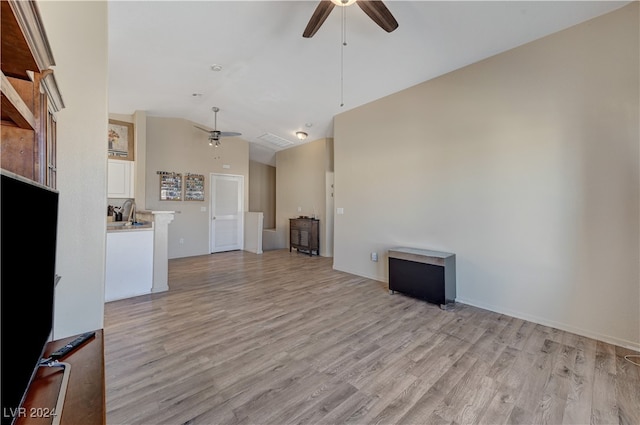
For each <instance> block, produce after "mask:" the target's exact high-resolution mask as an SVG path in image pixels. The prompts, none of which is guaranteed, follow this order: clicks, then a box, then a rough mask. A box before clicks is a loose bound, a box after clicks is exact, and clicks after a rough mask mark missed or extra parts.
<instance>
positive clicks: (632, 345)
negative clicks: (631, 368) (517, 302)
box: [456, 297, 640, 351]
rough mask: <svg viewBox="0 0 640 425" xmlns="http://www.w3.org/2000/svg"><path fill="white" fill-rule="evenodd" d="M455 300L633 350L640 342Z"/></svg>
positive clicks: (458, 300) (457, 299) (459, 298)
mask: <svg viewBox="0 0 640 425" xmlns="http://www.w3.org/2000/svg"><path fill="white" fill-rule="evenodd" d="M456 302H460V303H461V304H467V305H470V306H473V307H478V308H482V309H484V310H489V311H493V312H495V313H500V314H506V315H507V316H511V317H515V318H517V319H522V320H527V321H529V322H533V323H536V324H538V325H543V326H548V327H551V328H556V329H559V330H561V331H565V332H571V333H574V334H576V335H581V336H584V337H587V338H592V339H596V340H598V341H602V342H606V343H609V344H613V345H618V346H620V347H624V348H628V349H630V350H634V351H640V342H634V341H628V340H626V339H621V338H616V337H612V336H611V335H603V334H600V333H598V332H591V331H589V330H586V329H581V328H577V327H575V326H571V325H568V324H566V323H560V322H555V321H553V320H547V319H544V318H542V317H537V316H532V315H529V314H526V313H521V312H518V311H513V310H509V309H505V308H501V307H497V306H494V305H491V304H487V303H483V302H480V301H476V300H471V299H466V298H461V297H456Z"/></svg>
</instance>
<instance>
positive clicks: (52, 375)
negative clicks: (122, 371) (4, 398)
mask: <svg viewBox="0 0 640 425" xmlns="http://www.w3.org/2000/svg"><path fill="white" fill-rule="evenodd" d="M74 338H75V336H71V337H69V338H64V339H60V340H57V341H52V342H50V343H49V344H48V345H47V348H46V350H45V354H44V357H45V358H46V357H47V356H48V355H49V354H51V353H52V352H53V351H55V350H57V349H58V348H60V347H62V346H64V345H65V344H68V343H69V342H70V341H72V340H73V339H74ZM60 361H61V362H64V363H69V364H70V365H71V374H70V376H69V386H68V388H67V394H66V397H65V402H64V406H63V409H62V418H61V422H60V423H61V424H67V425H77V424H83V425H94V424H95V425H98V424H100V425H103V424H105V423H106V409H105V376H104V337H103V333H102V329H99V330H96V336H95V337H94V338H93V339H91V340H89V341H88V342H86V343H85V344H83V345H82V346H80V347H79V348H77V349H76V350H75V351H73V352H72V353H71V354H69V355H67V356H66V357H64V358H62V359H60ZM62 376H63V371H62V369H61V368H58V367H40V368H39V370H38V372H37V373H36V376H35V378H34V381H33V382H32V384H31V386H30V388H29V393H28V394H27V398H26V400H25V403H24V404H23V407H24V410H22V411H21V414H20V415H19V417H18V419H17V420H16V425H26V424H28V425H45V424H46V425H49V424H51V423H52V422H53V419H54V415H59V414H60V412H55V407H56V401H57V397H58V393H59V391H60V385H61V383H62Z"/></svg>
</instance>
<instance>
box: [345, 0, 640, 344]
mask: <svg viewBox="0 0 640 425" xmlns="http://www.w3.org/2000/svg"><path fill="white" fill-rule="evenodd" d="M638 16H639V13H638V3H637V2H634V3H633V4H631V5H628V6H626V7H623V8H621V9H619V10H617V11H614V12H612V13H610V14H607V15H604V16H602V17H599V18H596V19H594V20H591V21H588V22H586V23H583V24H580V25H578V26H575V27H572V28H570V29H567V30H565V31H562V32H559V33H556V34H554V35H550V36H548V37H545V38H543V39H540V40H538V41H535V42H532V43H529V44H526V45H523V46H521V47H518V48H516V49H513V50H511V51H508V52H506V53H503V54H500V55H497V56H494V57H492V58H489V59H487V60H484V61H482V62H479V63H476V64H473V65H470V66H468V67H465V68H463V69H460V70H458V71H455V72H452V73H450V74H447V75H445V76H443V77H440V78H437V79H434V80H431V81H428V82H425V83H423V84H420V85H417V86H415V87H412V88H410V89H407V90H404V91H402V92H399V93H396V94H394V95H391V96H388V97H386V98H383V99H380V100H378V101H375V102H372V103H370V104H367V105H365V106H362V107H359V108H356V109H353V110H350V111H347V112H344V113H342V114H341V115H339V116H337V117H336V119H335V145H334V149H335V204H336V205H335V206H336V207H337V208H343V209H344V214H342V215H336V216H335V234H334V237H335V244H334V267H335V268H336V269H338V270H343V271H347V272H351V273H355V274H357V275H362V276H368V277H371V278H373V279H377V280H380V281H386V280H387V276H388V274H387V273H388V270H387V261H386V256H385V253H386V251H387V250H388V249H389V248H391V247H393V246H409V247H417V248H427V249H435V250H442V251H449V252H454V253H455V254H456V257H457V258H456V259H457V299H458V301H460V302H463V303H467V304H472V305H476V306H480V307H484V308H487V309H490V310H494V311H497V312H502V313H506V314H509V315H512V316H516V317H520V318H524V319H528V320H532V321H534V322H538V323H542V324H546V325H550V326H554V327H557V328H561V329H564V330H569V331H573V332H576V333H578V334H582V335H586V336H591V337H594V338H598V339H601V340H605V341H609V342H612V343H615V344H619V345H624V346H629V347H632V348H636V349H638V348H640V283H639V282H640V270H639V264H640V261H639V259H640V248H639V242H640V240H639V232H640V208H639V207H640V198H639V184H640V179H639V176H640V173H639V168H640V167H639V162H640V160H639V153H640V149H639V136H640V134H639V133H640V132H639V128H638V127H639V124H638V117H639V112H640V108H639V88H640V87H639V81H638V80H639V75H640V72H639V66H638V63H639V42H638V40H639V26H638ZM373 251H376V252H378V253H379V254H380V258H381V261H379V262H377V263H374V262H371V261H370V253H371V252H373Z"/></svg>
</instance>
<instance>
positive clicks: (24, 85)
mask: <svg viewBox="0 0 640 425" xmlns="http://www.w3.org/2000/svg"><path fill="white" fill-rule="evenodd" d="M1 7H2V9H1V11H0V12H1V15H0V16H1V19H2V26H1V27H0V28H1V31H2V34H1V36H2V39H1V41H2V46H1V50H0V54H1V56H2V72H0V83H1V84H0V87H1V93H2V96H1V98H2V119H1V126H0V136H1V137H0V149H1V152H0V165H1V168H2V169H4V170H7V171H10V172H12V173H14V174H17V175H19V176H22V177H24V178H26V179H29V180H31V181H34V182H37V183H39V184H41V185H44V186H47V187H50V188H53V189H55V188H56V185H57V182H56V172H57V164H56V142H57V140H56V112H58V111H59V110H61V109H63V108H64V102H63V100H62V96H61V94H60V91H59V89H58V85H57V83H56V79H55V76H54V71H53V68H52V67H53V66H54V65H55V62H54V59H53V53H52V51H51V48H50V45H49V41H48V40H47V36H46V32H45V28H44V25H43V23H42V20H41V18H40V13H39V10H38V6H37V3H36V2H35V1H17V0H9V1H8V0H2V1H1ZM106 119H107V118H106V117H105V120H106ZM36 239H37V235H36ZM34 247H36V248H37V243H36V244H34ZM73 339H74V337H69V338H65V339H61V340H58V341H53V342H49V343H48V345H47V348H46V351H45V357H46V356H47V355H48V354H50V353H51V352H53V351H55V350H56V349H58V348H60V347H62V346H64V345H66V344H67V343H69V342H70V341H72V340H73ZM5 349H16V348H9V347H3V350H5ZM18 349H19V348H18ZM61 362H65V363H68V364H70V365H71V368H70V374H69V375H68V376H69V378H68V379H69V381H68V386H67V392H66V397H65V402H64V406H63V410H62V412H55V411H54V410H53V409H55V406H56V401H57V399H58V393H59V390H60V384H61V382H62V375H63V373H61V369H60V368H58V367H51V368H49V367H40V368H39V369H38V371H37V373H36V376H35V378H34V380H33V381H32V384H31V386H30V388H29V392H28V394H27V398H26V400H25V403H24V404H23V407H22V409H20V410H19V412H18V414H17V415H16V416H17V418H16V422H15V423H16V424H19V425H25V424H29V425H32V424H47V425H49V424H51V423H53V422H54V419H56V416H55V415H58V416H57V417H58V418H59V419H60V423H61V424H67V425H79V424H82V425H93V424H105V423H106V407H105V376H104V340H103V332H102V330H101V329H100V330H96V335H95V337H94V338H93V339H92V340H90V341H88V342H86V343H85V344H83V345H82V346H80V347H78V348H77V349H76V350H75V351H73V352H72V353H70V354H69V355H68V356H66V357H64V358H62V359H61ZM3 372H4V371H3ZM3 385H4V384H3ZM3 413H6V412H3ZM4 419H6V418H4V417H3V421H4ZM3 423H4V422H3Z"/></svg>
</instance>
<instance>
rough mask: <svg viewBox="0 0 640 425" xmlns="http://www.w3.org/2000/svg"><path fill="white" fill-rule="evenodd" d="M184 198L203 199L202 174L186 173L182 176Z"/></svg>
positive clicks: (191, 199) (186, 199) (187, 199)
mask: <svg viewBox="0 0 640 425" xmlns="http://www.w3.org/2000/svg"><path fill="white" fill-rule="evenodd" d="M184 200H185V201H204V176H203V175H202V174H190V173H187V174H186V175H185V176H184Z"/></svg>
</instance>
